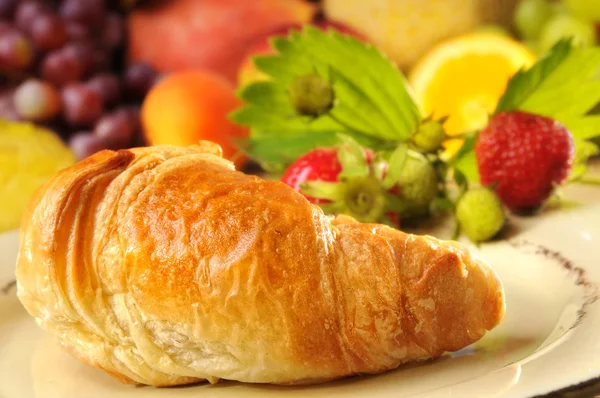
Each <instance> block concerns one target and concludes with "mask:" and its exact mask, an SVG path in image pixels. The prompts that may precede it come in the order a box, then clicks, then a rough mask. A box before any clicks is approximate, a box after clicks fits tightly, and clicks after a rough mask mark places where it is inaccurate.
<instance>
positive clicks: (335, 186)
mask: <svg viewBox="0 0 600 398" xmlns="http://www.w3.org/2000/svg"><path fill="white" fill-rule="evenodd" d="M300 191H301V192H302V194H304V195H306V196H311V197H313V198H319V199H326V200H331V201H333V202H335V201H340V200H343V199H344V193H345V191H344V190H343V189H342V185H341V184H340V183H338V182H325V181H308V182H303V183H302V184H300Z"/></svg>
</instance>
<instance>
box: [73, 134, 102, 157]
mask: <svg viewBox="0 0 600 398" xmlns="http://www.w3.org/2000/svg"><path fill="white" fill-rule="evenodd" d="M69 146H70V147H71V149H72V150H73V152H74V153H75V157H77V159H78V160H80V159H83V158H86V157H88V156H90V155H93V154H94V153H96V152H99V151H101V150H103V149H106V145H105V144H104V143H103V142H102V140H101V139H100V138H98V137H96V136H94V135H93V134H92V133H90V132H88V131H80V132H78V133H75V134H74V135H73V136H72V137H71V138H70V139H69Z"/></svg>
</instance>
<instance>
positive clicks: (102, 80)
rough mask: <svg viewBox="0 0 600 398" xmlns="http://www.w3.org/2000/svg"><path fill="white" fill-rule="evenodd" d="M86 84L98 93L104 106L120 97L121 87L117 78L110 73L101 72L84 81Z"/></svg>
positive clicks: (112, 103)
mask: <svg viewBox="0 0 600 398" xmlns="http://www.w3.org/2000/svg"><path fill="white" fill-rule="evenodd" d="M86 84H87V86H88V87H89V88H90V89H92V90H94V91H95V92H97V93H98V94H100V96H101V97H102V100H103V101H104V105H105V106H112V105H115V104H117V102H119V99H120V98H121V87H120V82H119V78H118V77H117V76H115V75H112V74H110V73H101V74H99V75H96V76H94V77H92V78H91V79H90V80H88V82H87V83H86Z"/></svg>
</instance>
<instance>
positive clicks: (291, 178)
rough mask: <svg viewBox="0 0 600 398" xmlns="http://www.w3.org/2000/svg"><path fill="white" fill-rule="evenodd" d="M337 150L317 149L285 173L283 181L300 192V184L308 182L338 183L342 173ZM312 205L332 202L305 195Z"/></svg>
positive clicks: (298, 160) (296, 162) (300, 159)
mask: <svg viewBox="0 0 600 398" xmlns="http://www.w3.org/2000/svg"><path fill="white" fill-rule="evenodd" d="M337 153H338V151H337V149H335V148H322V149H315V150H314V151H312V152H309V153H307V154H306V155H304V156H302V157H300V158H298V159H297V160H296V161H295V162H294V164H292V165H291V166H290V167H289V168H288V169H287V170H286V172H285V174H284V175H283V177H282V178H281V181H283V182H284V183H286V184H287V185H289V186H290V187H292V188H294V189H295V190H296V191H298V192H300V184H303V183H305V182H307V181H326V182H337V181H338V175H339V174H340V173H341V172H342V164H341V163H340V161H339V160H338V155H337ZM304 196H305V197H306V199H308V201H309V202H311V203H329V202H331V201H330V200H326V199H319V198H313V197H312V196H307V195H304Z"/></svg>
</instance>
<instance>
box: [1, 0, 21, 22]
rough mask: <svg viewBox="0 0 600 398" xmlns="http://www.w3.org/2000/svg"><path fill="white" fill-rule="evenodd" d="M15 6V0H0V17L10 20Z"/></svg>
mask: <svg viewBox="0 0 600 398" xmlns="http://www.w3.org/2000/svg"><path fill="white" fill-rule="evenodd" d="M16 6H17V0H0V19H4V20H7V21H10V20H11V19H12V17H13V13H14V12H15V8H16Z"/></svg>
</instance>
